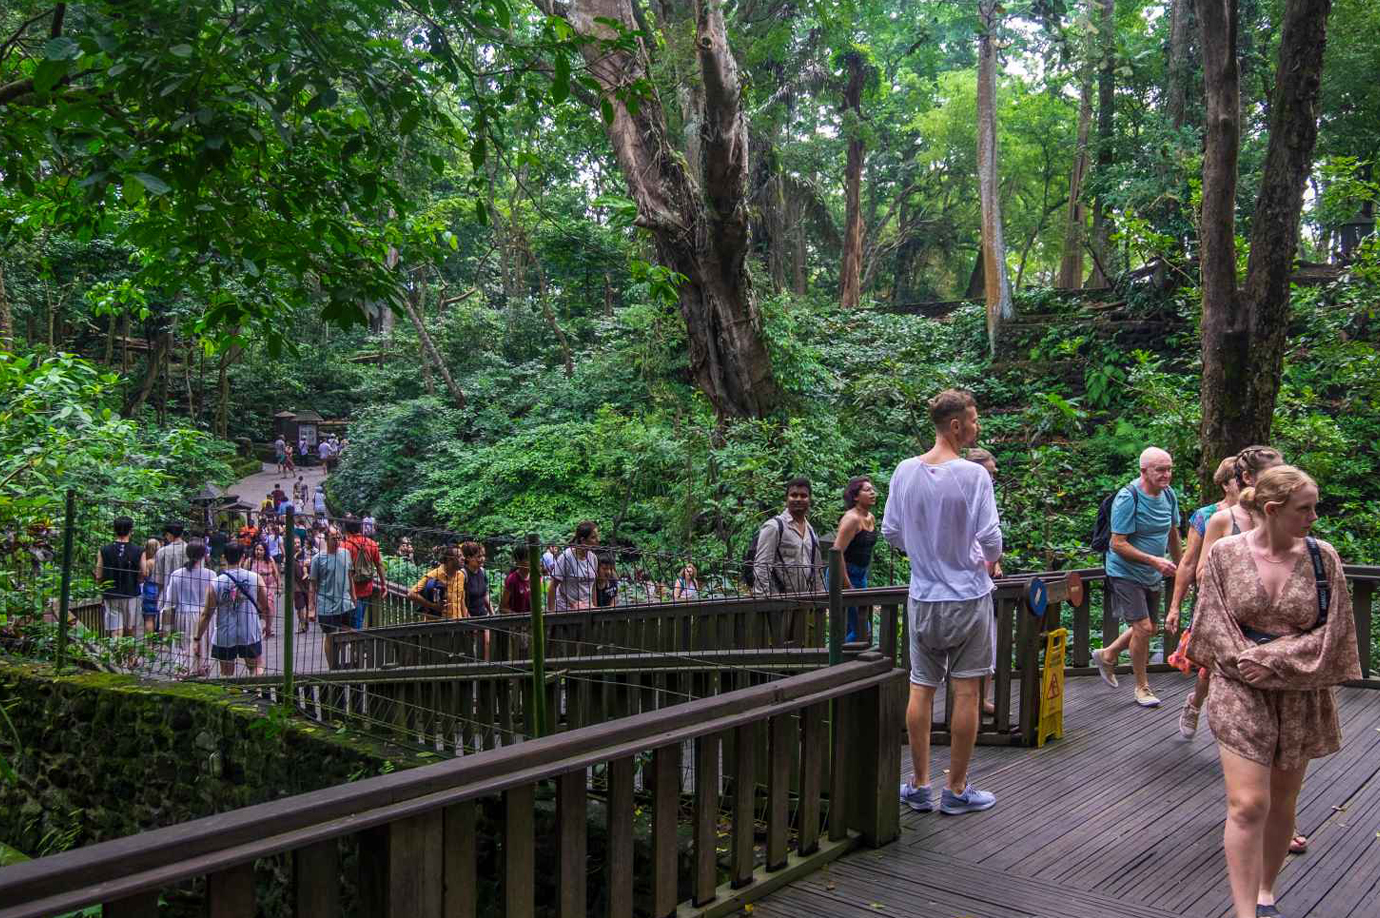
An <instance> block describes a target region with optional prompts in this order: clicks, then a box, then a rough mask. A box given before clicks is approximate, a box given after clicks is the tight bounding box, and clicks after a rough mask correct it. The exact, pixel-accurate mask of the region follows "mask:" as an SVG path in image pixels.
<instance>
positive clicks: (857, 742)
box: [831, 651, 909, 848]
mask: <svg viewBox="0 0 1380 918" xmlns="http://www.w3.org/2000/svg"><path fill="white" fill-rule="evenodd" d="M880 658H881V654H879V653H877V652H875V651H868V652H867V653H863V654H860V655H859V656H858V659H859V660H875V659H880ZM908 684H909V682H908V680H907V678H906V676H905V675H904V674H902V673H895V674H893V677H892V678H891V679H889V680H888V681H886V682H884V683H882V684H881V685H879V686H877V687H876V688H871V689H868V690H867V691H864V692H855V693H854V694H852V695H849V696H848V697H847V698H845V699H843V700H844V702H845V703H844V704H843V705H842V707H843V709H844V711H845V713H844V715H843V716H844V718H845V720H846V723H845V724H844V725H843V729H844V730H845V731H846V732H847V734H848V736H849V743H848V752H849V756H850V761H849V762H848V767H847V771H848V773H849V774H850V775H851V776H852V777H851V778H850V779H849V780H848V784H849V785H850V787H851V792H850V793H849V795H848V807H847V810H848V815H847V824H848V827H849V828H850V829H854V830H855V831H857V832H858V833H859V834H860V835H862V840H863V844H865V845H867V846H868V847H871V848H877V847H880V846H882V845H885V844H888V843H890V842H893V841H895V840H896V839H897V837H899V836H900V834H901V804H900V797H899V796H898V795H897V793H896V790H895V788H897V787H899V786H900V784H901V757H900V756H899V755H897V751H898V749H899V747H900V741H901V737H900V732H901V730H900V726H901V707H902V705H901V691H902V689H903V688H904V687H905V686H906V685H908ZM835 729H838V728H837V727H836V728H835ZM831 821H832V819H831ZM831 838H832V835H831Z"/></svg>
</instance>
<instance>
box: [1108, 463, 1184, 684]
mask: <svg viewBox="0 0 1380 918" xmlns="http://www.w3.org/2000/svg"><path fill="white" fill-rule="evenodd" d="M1173 474H1174V460H1173V459H1171V458H1170V456H1169V453H1167V452H1165V451H1164V450H1162V449H1160V448H1158V447H1155V446H1149V447H1146V449H1145V451H1144V452H1142V453H1141V454H1140V477H1139V478H1137V479H1136V480H1135V481H1132V482H1131V483H1130V484H1128V485H1127V486H1126V487H1124V488H1122V489H1121V490H1120V491H1119V492H1118V493H1117V496H1116V500H1115V501H1113V502H1112V520H1111V522H1112V542H1111V550H1110V551H1108V552H1107V583H1108V586H1109V587H1110V589H1109V590H1108V593H1109V594H1110V597H1111V604H1112V609H1113V610H1114V611H1115V612H1116V613H1117V614H1118V615H1120V616H1121V618H1122V620H1123V621H1125V622H1126V625H1127V628H1126V630H1125V631H1123V632H1121V634H1120V635H1119V636H1118V637H1117V639H1116V640H1115V641H1113V642H1112V643H1111V644H1109V645H1107V647H1106V648H1104V649H1103V650H1101V651H1098V652H1096V653H1094V654H1093V660H1094V661H1095V662H1096V663H1097V669H1098V672H1099V673H1100V674H1101V676H1102V679H1103V681H1105V682H1106V683H1107V684H1108V685H1111V686H1115V685H1116V684H1117V679H1116V668H1115V667H1116V662H1117V658H1118V657H1120V656H1121V652H1122V651H1123V650H1126V649H1127V647H1130V650H1131V668H1132V670H1134V672H1135V674H1136V704H1138V705H1140V706H1141V707H1143V708H1154V707H1158V706H1159V703H1160V700H1159V699H1158V698H1156V697H1155V693H1154V692H1152V691H1150V682H1149V680H1148V679H1147V678H1146V675H1145V667H1146V663H1147V661H1148V660H1149V657H1150V638H1151V637H1153V636H1154V634H1155V610H1156V609H1157V608H1159V605H1160V591H1161V590H1162V589H1163V588H1164V578H1165V577H1173V576H1174V573H1175V571H1176V570H1177V568H1178V560H1179V554H1180V552H1181V547H1180V545H1179V498H1178V495H1176V494H1175V493H1174V489H1173V488H1171V487H1169V479H1170V478H1171V477H1172V476H1173ZM1166 552H1168V554H1169V556H1170V557H1172V558H1173V559H1174V560H1172V561H1171V560H1169V558H1166V557H1165V553H1166Z"/></svg>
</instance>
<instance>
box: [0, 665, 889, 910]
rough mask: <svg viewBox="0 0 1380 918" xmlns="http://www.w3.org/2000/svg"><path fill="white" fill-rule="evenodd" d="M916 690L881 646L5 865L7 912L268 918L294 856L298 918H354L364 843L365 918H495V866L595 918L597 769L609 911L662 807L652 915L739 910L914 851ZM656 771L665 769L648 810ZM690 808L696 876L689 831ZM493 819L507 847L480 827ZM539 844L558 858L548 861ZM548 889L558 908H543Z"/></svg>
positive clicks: (626, 892) (520, 897) (628, 889)
mask: <svg viewBox="0 0 1380 918" xmlns="http://www.w3.org/2000/svg"><path fill="white" fill-rule="evenodd" d="M905 680H906V677H905V674H904V672H902V671H900V670H898V669H896V668H895V667H894V666H893V665H892V661H891V660H888V659H886V658H885V657H884V656H882V655H881V654H878V653H865V654H862V655H861V656H860V657H858V658H857V659H855V660H851V661H847V662H844V663H841V664H839V665H835V666H830V667H826V668H822V669H819V670H816V671H813V672H808V673H803V674H800V675H796V676H791V677H789V678H786V679H782V680H780V681H776V682H772V683H769V684H766V685H761V686H755V687H751V688H744V689H739V690H736V691H732V692H728V693H726V694H723V695H719V696H717V697H714V698H707V699H701V700H695V701H691V702H688V703H685V704H681V705H676V706H674V707H670V708H666V709H663V710H658V711H654V712H651V713H646V714H641V715H635V716H632V717H626V718H621V719H618V720H614V721H611V722H607V723H603V724H599V725H596V726H590V727H584V728H580V729H572V730H569V731H567V732H564V733H559V734H556V735H552V736H546V737H543V738H541V739H534V740H531V741H529V742H525V743H522V744H520V745H516V746H510V747H503V748H498V749H493V750H490V751H486V752H483V753H480V754H477V755H469V756H465V757H463V758H458V759H452V760H449V761H445V762H442V763H439V764H436V765H431V766H425V767H421V768H416V769H412V770H409V771H405V772H398V773H394V774H389V775H384V776H381V777H376V778H369V779H366V780H362V781H358V782H356V783H353V784H347V785H344V786H340V787H333V788H329V789H326V790H321V791H315V792H312V793H308V794H302V795H298V796H295V797H290V798H287V799H284V800H278V801H274V802H271V803H264V804H259V805H257V806H251V807H247V808H244V809H240V810H235V811H233V812H228V813H224V814H221V815H217V816H211V817H207V818H204V819H198V820H195V821H192V822H188V823H183V824H181V825H176V826H170V827H167V828H163V829H157V830H154V831H151V832H145V833H141V834H139V835H133V836H129V837H127V838H122V839H117V840H115V841H109V842H104V843H101V844H97V845H92V846H89V847H86V848H81V849H78V850H74V851H69V852H66V853H63V854H58V855H53V856H50V857H44V858H40V859H37V860H34V861H29V862H27V863H23V864H19V865H16V866H12V867H8V868H5V869H4V870H0V918H39V916H44V915H53V914H60V913H62V912H65V911H69V910H74V909H78V908H84V907H86V906H89V905H94V904H98V903H99V904H102V905H103V906H104V912H103V914H105V915H107V916H116V918H129V916H141V918H142V916H152V915H155V914H156V913H157V908H158V897H159V891H160V890H163V889H165V888H167V887H170V886H172V885H174V884H179V883H182V882H184V881H188V880H191V879H194V878H198V877H206V880H207V883H206V897H207V899H208V901H209V903H210V914H211V915H212V916H215V918H250V916H254V915H256V914H257V913H258V903H257V902H256V892H255V872H254V863H255V861H256V860H258V859H261V858H268V857H270V856H274V855H278V854H280V853H283V852H290V853H291V856H292V859H293V862H294V867H295V869H293V870H292V871H291V872H290V875H291V880H290V881H289V882H290V884H291V887H292V888H291V890H290V891H289V899H290V900H291V901H293V902H294V903H295V904H296V914H297V915H298V916H299V918H312V916H335V915H337V914H339V913H340V911H341V907H342V903H341V896H342V891H341V890H342V884H341V882H340V880H339V873H340V863H339V846H338V843H339V840H341V839H344V838H347V837H353V838H354V839H356V840H357V844H358V846H359V854H358V859H359V864H360V871H359V887H358V900H359V901H358V903H357V909H358V914H361V915H369V916H381V918H390V916H399V918H401V916H408V918H412V916H418V918H440V916H442V915H447V916H450V915H474V914H477V913H478V911H479V909H480V907H481V903H480V902H479V901H478V898H477V896H478V889H479V884H477V883H476V879H477V870H478V863H479V858H480V857H481V856H483V857H485V858H489V857H492V858H494V859H495V860H494V861H493V862H494V863H496V864H497V865H498V873H499V877H498V880H499V883H498V885H499V890H498V894H497V896H498V901H497V902H490V903H485V905H486V906H487V907H488V908H490V909H492V910H494V911H498V910H500V909H501V911H502V913H503V914H505V915H507V916H512V918H522V916H530V915H532V914H534V912H535V911H536V909H537V907H538V905H539V904H541V905H547V904H554V905H555V910H556V914H557V915H559V916H560V918H583V916H584V915H585V914H586V910H587V909H586V904H587V902H588V901H589V897H588V893H589V887H588V884H589V877H588V874H587V871H588V864H587V862H586V854H587V850H588V849H587V844H588V840H589V835H588V824H587V818H588V815H589V813H588V809H587V804H588V799H589V797H590V794H591V787H592V786H593V783H592V775H593V774H594V772H595V771H596V770H597V772H598V773H599V774H600V775H602V776H606V779H607V780H606V787H607V789H606V792H605V793H604V794H603V798H604V800H605V803H606V806H605V811H606V814H607V818H606V826H605V828H606V830H607V835H606V846H607V850H606V852H605V857H604V860H603V863H604V871H603V876H602V878H601V879H600V882H601V883H602V885H603V886H604V887H605V890H606V896H605V900H604V901H606V904H607V907H606V910H605V911H606V913H607V914H608V915H609V916H611V918H623V916H627V915H631V914H632V913H633V909H634V898H635V896H634V884H633V854H634V847H635V841H636V838H635V836H636V833H635V830H634V811H635V809H637V808H638V806H643V807H649V808H650V813H651V820H650V830H651V831H650V863H649V865H648V867H649V872H650V890H649V892H648V894H647V896H646V898H645V901H640V902H638V903H637V905H638V907H639V908H640V909H645V910H646V911H647V912H648V913H649V914H650V915H652V916H653V918H667V916H670V915H673V914H676V913H677V911H678V909H679V913H680V914H681V915H685V914H694V913H698V914H703V915H724V914H728V913H730V912H732V911H735V910H738V909H740V908H741V907H742V905H743V904H744V903H746V902H749V901H751V900H752V899H753V898H756V897H758V896H760V895H763V894H765V893H766V892H768V891H770V890H771V889H774V888H776V887H778V886H780V885H781V884H783V883H785V882H788V881H789V880H790V879H792V878H794V877H796V876H798V875H800V874H801V873H803V872H805V871H809V870H813V869H815V868H817V867H818V866H819V865H820V864H821V863H823V862H825V861H827V860H830V859H832V858H834V857H837V856H838V855H839V854H841V853H843V852H844V851H846V850H848V849H849V848H851V847H852V846H854V845H856V844H859V843H861V844H866V845H880V844H884V843H886V842H888V841H891V840H893V839H894V838H896V836H897V835H898V833H899V811H898V803H897V796H896V787H897V786H898V783H899V780H900V775H899V757H898V756H897V747H898V744H899V741H900V737H899V725H900V721H901V718H900V708H901V705H902V692H903V687H904V684H905ZM686 749H689V750H690V754H689V755H688V756H687V757H686V761H685V762H684V763H683V762H682V756H683V753H684V750H686ZM639 759H642V760H645V761H646V762H647V763H648V764H647V766H646V768H645V769H644V773H643V782H642V783H643V788H644V790H643V791H642V792H641V794H642V799H641V800H640V801H639V800H638V794H639V791H638V790H637V786H636V781H635V774H636V768H637V762H638V761H639ZM682 774H685V776H686V777H684V778H683V777H682ZM763 776H765V780H764V781H763V780H762V777H763ZM759 784H765V791H764V793H759ZM543 785H554V787H555V797H556V809H555V815H554V824H553V825H552V826H551V827H550V831H549V833H548V832H546V831H543V832H542V833H540V834H538V832H537V819H536V816H535V810H534V801H535V799H536V795H537V792H538V788H539V787H541V786H543ZM759 796H760V797H761V798H762V799H761V805H760V807H759ZM687 805H688V809H689V812H690V814H691V817H690V822H691V831H690V835H691V844H690V851H689V861H688V863H689V865H690V866H689V869H688V870H687V871H685V872H684V873H683V872H682V870H681V869H680V864H681V851H680V844H679V842H678V833H677V824H678V821H679V818H680V817H679V814H680V812H681V811H682V808H683V807H686V806H687ZM759 810H760V812H762V813H764V814H765V828H766V844H765V857H764V858H762V859H761V862H760V863H759V859H758V857H757V854H756V848H755V842H756V836H757V826H758V816H757V814H758V812H759ZM725 823H726V824H727V825H728V838H729V845H728V854H727V857H726V858H724V859H722V860H721V858H720V856H719V853H718V846H719V838H720V833H721V832H722V831H723V827H724V824H725ZM490 824H497V827H498V832H497V834H498V839H499V840H496V839H494V838H491V837H489V836H488V835H487V834H486V833H485V832H483V831H480V830H479V829H480V828H481V827H482V826H484V825H490ZM793 833H794V834H793ZM539 838H540V839H543V843H544V844H547V846H548V850H549V851H551V852H552V855H553V857H554V861H552V862H550V863H548V862H545V861H543V862H542V863H541V865H540V868H539V867H538V864H537V863H536V860H535V858H536V850H537V842H538V839H539ZM500 840H501V841H500ZM792 848H793V849H794V852H793V851H792ZM539 878H540V879H541V880H542V881H543V883H542V884H541V885H539V883H538V880H539ZM539 888H541V889H548V888H549V889H550V895H551V896H552V898H553V902H551V903H546V902H542V903H539V902H538V901H537V898H538V896H537V890H538V889H539ZM683 893H684V895H683ZM682 899H685V900H686V901H684V902H682Z"/></svg>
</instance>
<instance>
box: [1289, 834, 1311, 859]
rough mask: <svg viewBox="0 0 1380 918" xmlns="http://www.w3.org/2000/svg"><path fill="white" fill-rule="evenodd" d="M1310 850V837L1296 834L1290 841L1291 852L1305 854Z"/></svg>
mask: <svg viewBox="0 0 1380 918" xmlns="http://www.w3.org/2000/svg"><path fill="white" fill-rule="evenodd" d="M1307 850H1308V839H1307V838H1306V837H1305V836H1303V835H1295V836H1294V837H1293V839H1292V840H1291V841H1290V842H1289V853H1290V854H1303V853H1304V852H1305V851H1307Z"/></svg>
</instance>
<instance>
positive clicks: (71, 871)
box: [0, 653, 903, 918]
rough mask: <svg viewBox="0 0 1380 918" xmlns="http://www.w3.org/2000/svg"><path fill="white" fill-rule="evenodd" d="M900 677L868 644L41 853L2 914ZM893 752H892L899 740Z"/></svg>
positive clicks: (14, 883)
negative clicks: (417, 763)
mask: <svg viewBox="0 0 1380 918" xmlns="http://www.w3.org/2000/svg"><path fill="white" fill-rule="evenodd" d="M902 678H903V674H901V673H900V672H898V671H896V670H894V669H893V666H892V661H890V660H888V659H886V658H884V657H883V656H882V655H881V654H875V653H874V654H864V655H863V656H862V657H860V658H859V659H857V660H855V661H851V662H846V663H843V664H840V665H838V666H833V667H829V668H826V669H819V670H815V671H813V672H808V673H803V674H801V675H797V676H791V677H788V678H786V679H782V680H779V681H776V682H771V683H768V684H765V685H760V686H755V687H751V688H745V689H740V690H738V691H734V692H729V693H726V694H723V695H719V696H716V697H713V698H707V699H702V700H696V701H691V702H687V703H685V704H681V705H677V706H675V707H671V708H666V709H664V710H659V711H656V712H653V713H649V714H642V715H636V716H633V717H628V718H623V719H620V720H614V721H611V722H608V723H605V724H599V725H596V726H591V727H586V728H582V729H579V730H572V731H568V732H565V733H560V734H556V735H553V736H548V737H543V738H541V739H536V740H531V741H528V742H525V743H522V744H520V745H517V746H510V747H503V748H499V749H495V750H491V751H489V752H485V753H482V754H478V755H473V756H466V757H464V758H460V759H453V760H450V761H445V762H441V763H438V764H436V765H430V766H424V767H421V768H416V769H412V770H409V771H405V772H399V773H394V774H389V775H383V776H380V777H375V778H368V779H365V780H362V781H358V782H355V783H353V784H347V785H343V786H339V787H332V788H327V789H324V790H320V791H313V792H311V793H307V794H300V795H297V796H294V797H290V798H287V799H284V800H277V801H273V802H270V803H263V804H258V805H255V806H250V807H245V808H243V809H239V810H235V811H232V812H229V813H223V814H220V815H216V816H209V817H206V818H203V819H198V820H194V821H192V822H187V823H183V824H180V825H176V826H170V827H167V828H164V829H157V830H154V831H151V832H145V833H142V834H139V835H134V836H129V837H126V838H121V839H116V840H113V841H109V842H103V843H100V844H97V845H92V846H89V847H86V848H81V849H78V850H74V851H69V852H65V853H62V854H57V855H52V856H49V857H45V858H40V859H38V860H34V861H29V862H26V863H23V864H19V865H15V866H13V867H10V868H6V869H5V870H4V871H0V902H5V903H16V904H12V905H9V906H7V907H4V908H0V918H38V916H41V915H46V914H52V913H54V912H61V911H65V910H69V909H73V908H79V907H83V906H85V905H89V904H93V903H97V902H103V901H111V900H113V899H118V898H121V897H125V896H129V895H132V894H135V893H139V892H141V891H145V890H150V889H156V888H158V887H160V886H163V885H166V884H168V883H172V882H176V881H177V880H180V879H185V878H187V877H191V876H198V875H201V874H205V873H207V872H209V871H217V870H223V869H224V868H227V867H231V866H233V865H235V864H241V863H245V862H248V861H252V860H253V859H255V858H258V857H264V856H266V855H269V854H274V853H277V852H280V851H284V850H290V849H296V848H300V847H303V846H305V845H308V844H311V843H315V842H320V841H323V840H326V839H332V838H336V837H339V836H342V835H347V834H351V833H354V832H358V831H360V830H362V829H365V828H368V827H370V826H376V825H381V824H385V823H395V822H397V821H398V820H402V819H406V818H410V817H412V816H416V815H420V814H426V813H430V812H434V811H437V810H438V809H440V808H443V807H448V806H452V805H454V804H458V803H463V802H466V801H470V800H473V799H475V798H478V797H484V796H489V795H493V794H496V793H501V792H504V791H508V790H511V789H514V788H520V787H524V786H527V785H531V784H532V783H533V782H535V781H540V780H546V779H551V778H556V777H558V776H560V775H562V774H566V773H569V772H571V771H576V770H580V769H583V768H586V767H588V766H590V765H593V764H596V763H599V762H604V761H611V760H617V759H622V758H624V757H626V756H630V755H632V754H634V753H637V752H641V751H644V750H647V749H656V748H663V747H666V746H668V745H671V744H678V743H681V742H684V741H687V740H692V739H696V738H698V737H704V736H708V735H711V734H719V733H722V732H724V731H728V730H733V729H735V728H737V727H740V726H743V725H746V724H751V723H755V722H758V721H762V720H765V719H769V718H773V717H779V716H782V715H784V714H789V713H792V712H795V711H799V710H800V709H802V708H805V707H808V706H811V705H817V704H822V703H825V702H831V701H837V700H838V699H841V698H844V697H846V696H850V695H852V694H854V693H857V692H862V691H866V690H870V689H874V688H879V687H882V686H884V685H885V684H887V683H889V682H896V681H898V680H900V679H902ZM898 684H899V683H898ZM886 752H887V755H889V756H891V757H894V750H886ZM883 764H884V763H883ZM888 780H889V778H888ZM892 796H894V794H893V795H892Z"/></svg>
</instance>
